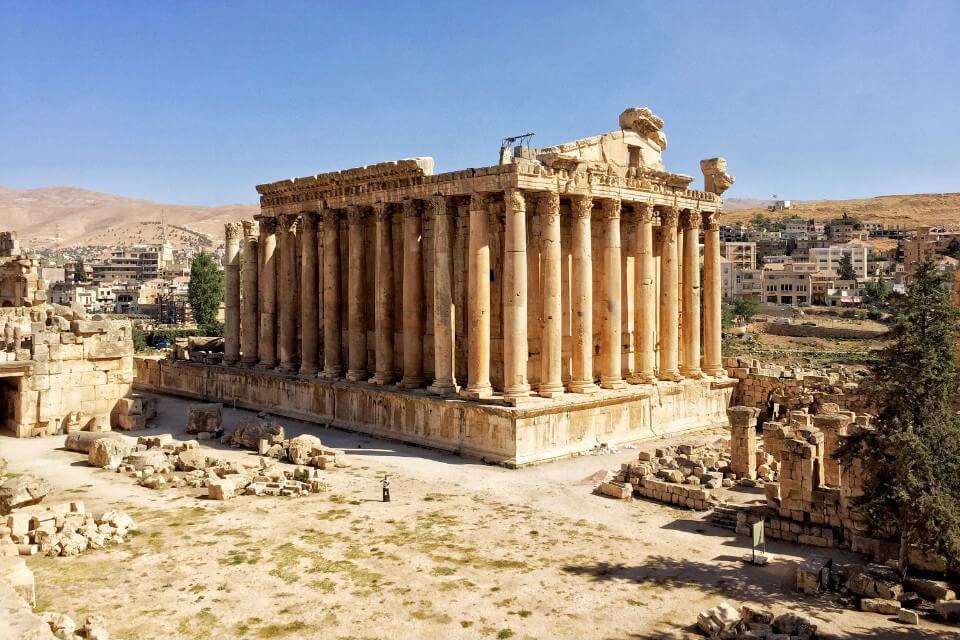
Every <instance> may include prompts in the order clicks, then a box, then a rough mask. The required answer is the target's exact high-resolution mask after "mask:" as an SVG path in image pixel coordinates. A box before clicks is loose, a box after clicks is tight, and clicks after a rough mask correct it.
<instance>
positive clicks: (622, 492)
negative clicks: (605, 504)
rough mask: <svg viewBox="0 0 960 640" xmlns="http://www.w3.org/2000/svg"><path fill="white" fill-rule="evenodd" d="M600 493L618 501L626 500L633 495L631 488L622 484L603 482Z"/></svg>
mask: <svg viewBox="0 0 960 640" xmlns="http://www.w3.org/2000/svg"><path fill="white" fill-rule="evenodd" d="M600 493H601V494H602V495H605V496H609V497H611V498H617V499H618V500H628V499H630V497H631V496H632V495H633V487H632V485H629V484H624V483H622V482H604V483H603V484H601V485H600Z"/></svg>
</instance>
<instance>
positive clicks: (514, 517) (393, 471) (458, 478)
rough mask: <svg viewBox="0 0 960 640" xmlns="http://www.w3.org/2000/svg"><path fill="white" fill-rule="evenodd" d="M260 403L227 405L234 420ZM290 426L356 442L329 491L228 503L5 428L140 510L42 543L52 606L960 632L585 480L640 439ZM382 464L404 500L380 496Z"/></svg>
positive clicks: (797, 555)
mask: <svg viewBox="0 0 960 640" xmlns="http://www.w3.org/2000/svg"><path fill="white" fill-rule="evenodd" d="M186 405H187V403H186V402H184V401H181V400H177V399H171V398H163V399H162V400H161V403H160V414H159V416H158V419H157V421H156V423H155V424H156V425H157V427H156V428H155V429H151V430H150V432H163V431H169V432H172V433H175V434H178V436H179V437H183V436H182V425H183V422H184V418H185V415H186ZM244 413H245V412H243V411H239V410H233V409H228V410H226V411H225V419H224V421H225V423H226V425H227V426H228V427H231V426H234V425H236V424H237V423H238V422H239V420H240V418H241V416H242V415H243V414H244ZM282 422H283V423H284V424H285V425H286V426H287V427H288V430H289V432H290V433H298V432H302V431H305V430H310V431H312V432H313V433H316V434H317V435H319V436H320V437H321V439H323V441H324V442H326V443H328V444H330V445H332V446H335V447H342V448H344V449H346V450H347V451H348V453H349V454H350V456H351V460H352V463H353V466H352V467H350V468H348V469H337V470H334V471H331V472H327V473H326V478H327V479H328V482H329V484H330V487H331V489H330V491H329V492H326V493H322V494H317V495H310V496H308V497H304V498H271V497H253V496H242V497H239V498H236V499H233V500H230V501H227V502H213V501H209V500H206V499H205V498H204V497H202V496H201V495H200V494H201V492H200V491H198V490H184V489H169V490H161V491H151V490H149V489H146V488H143V487H139V486H137V485H135V484H134V482H133V480H131V479H130V478H127V477H126V476H124V475H120V474H116V473H112V472H108V471H103V470H98V469H94V468H92V467H89V466H87V464H86V461H85V457H84V456H82V455H80V454H75V453H69V452H66V451H63V450H60V449H58V447H60V446H61V445H62V438H46V439H31V440H15V439H11V438H6V437H4V438H0V455H2V456H4V457H6V458H7V459H8V460H10V462H11V467H12V469H13V470H14V471H31V472H36V473H40V474H42V475H44V476H45V477H46V478H47V479H48V480H49V481H50V482H51V483H52V485H53V486H54V487H55V491H54V493H53V494H52V495H50V496H49V497H48V498H47V500H48V501H49V502H57V501H63V500H68V499H82V500H84V501H85V503H86V505H87V508H88V509H93V510H102V509H105V508H107V507H118V508H122V509H125V510H126V511H127V512H128V513H130V514H131V515H133V516H134V518H135V519H136V520H137V521H138V522H139V524H140V525H141V531H140V532H139V533H138V535H136V536H135V537H134V538H133V539H132V540H131V541H130V542H129V543H128V544H126V545H124V546H117V547H111V548H109V549H106V550H101V551H90V552H87V553H85V554H83V555H81V556H78V557H73V558H47V557H38V556H35V557H31V558H30V559H29V564H30V566H31V567H32V568H33V570H34V572H35V574H36V579H37V592H38V600H39V607H38V610H40V609H50V610H55V611H60V612H64V613H68V614H71V615H73V616H76V617H80V616H81V615H82V614H84V613H90V612H97V613H100V614H102V615H103V616H105V618H106V620H107V628H108V629H109V630H110V631H111V633H112V637H116V638H127V639H141V638H142V639H148V638H281V637H282V638H316V637H324V638H338V639H341V640H347V639H361V638H427V637H434V638H445V639H446V638H511V637H512V638H517V639H521V638H539V639H545V638H583V639H589V638H604V639H617V640H620V639H627V638H683V637H697V636H694V635H692V634H691V628H692V627H691V625H692V624H693V623H694V622H695V621H696V614H697V612H698V611H700V610H702V609H704V608H707V607H709V606H713V605H715V604H717V603H719V602H721V601H723V600H727V601H730V602H731V603H742V602H754V603H759V604H762V605H765V606H769V607H772V608H773V609H774V610H776V611H777V612H781V611H786V610H793V611H796V612H799V613H802V614H805V615H807V616H809V617H811V618H813V619H815V621H816V622H817V623H818V624H819V626H820V629H821V631H826V632H829V634H830V637H837V638H873V639H878V640H879V639H881V638H891V639H900V638H903V639H906V638H946V637H951V636H953V635H954V633H953V632H952V631H951V630H949V628H947V627H942V626H933V625H930V624H927V623H925V624H924V625H923V627H922V628H916V627H914V628H910V627H904V626H901V625H898V624H897V623H896V622H895V621H894V620H893V619H888V618H887V617H885V616H880V615H872V614H862V613H859V612H855V611H851V610H847V609H843V608H841V607H840V606H838V605H837V604H835V603H833V602H831V601H829V600H827V599H823V598H821V599H814V598H810V597H806V596H801V595H799V594H796V593H794V591H793V589H792V588H791V587H792V585H791V581H792V579H793V566H794V564H793V563H794V562H796V561H798V560H801V559H802V558H804V557H807V556H810V555H814V554H819V555H829V556H832V557H834V558H837V559H838V560H840V561H849V560H852V559H853V558H852V557H851V556H850V555H848V554H845V553H842V552H836V551H824V550H819V549H812V548H807V547H800V546H794V545H786V544H778V543H775V544H770V545H768V551H770V552H772V553H773V554H775V561H774V562H773V563H772V564H771V565H769V566H767V567H764V568H759V567H753V566H750V565H746V564H744V563H743V562H742V561H741V557H742V556H744V555H745V554H746V553H747V552H748V541H747V540H746V539H744V538H738V537H736V536H734V534H733V533H732V532H730V531H727V530H724V529H720V528H716V527H713V526H711V525H709V524H707V523H705V522H703V521H702V516H700V515H698V514H696V513H693V512H688V511H683V510H679V509H674V508H670V507H667V506H663V505H658V504H655V503H651V502H646V501H639V500H638V501H634V502H619V501H614V500H609V499H605V498H600V497H597V496H594V495H592V494H591V490H592V489H593V484H592V483H591V482H587V481H586V479H587V478H588V476H590V475H591V474H593V473H595V472H597V471H599V470H604V469H615V468H618V467H619V465H620V463H621V462H624V461H627V460H630V459H632V458H634V456H635V452H634V451H630V450H624V451H621V452H619V453H616V454H607V455H603V456H586V457H580V458H575V459H571V460H566V461H559V462H555V463H552V464H549V465H545V466H540V467H535V468H527V469H521V470H513V471H511V470H507V469H502V468H499V467H493V466H487V465H483V464H480V463H477V462H473V461H467V460H464V459H461V458H457V457H455V456H450V455H446V454H441V453H437V452H432V451H428V450H425V449H420V448H415V447H408V446H404V445H400V444H396V443H391V442H386V441H380V440H375V439H371V438H367V437H365V436H358V435H355V434H349V433H346V432H342V431H336V430H328V429H322V428H318V427H315V426H312V425H309V426H308V425H306V424H304V423H299V422H296V421H293V420H282ZM204 444H206V443H204ZM210 446H211V447H215V448H221V449H222V448H223V447H221V446H220V445H219V444H215V445H210ZM226 455H233V456H239V457H248V459H251V458H252V456H251V454H249V453H246V452H240V451H232V450H231V451H227V452H226ZM385 473H388V474H390V476H391V481H392V489H393V501H392V502H390V503H383V502H381V500H380V479H381V478H382V477H383V474H385Z"/></svg>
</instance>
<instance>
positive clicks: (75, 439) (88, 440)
mask: <svg viewBox="0 0 960 640" xmlns="http://www.w3.org/2000/svg"><path fill="white" fill-rule="evenodd" d="M101 438H117V439H120V440H129V438H128V437H127V436H125V435H123V434H122V433H116V432H115V431H104V432H94V431H75V432H73V433H71V434H69V435H67V439H66V440H65V441H64V443H63V448H64V449H66V450H67V451H76V452H77V453H89V451H90V447H92V446H93V443H94V442H96V441H97V440H100V439H101Z"/></svg>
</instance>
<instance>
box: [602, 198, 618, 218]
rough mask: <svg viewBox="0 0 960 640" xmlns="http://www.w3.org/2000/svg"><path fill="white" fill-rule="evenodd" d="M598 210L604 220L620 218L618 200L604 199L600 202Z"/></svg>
mask: <svg viewBox="0 0 960 640" xmlns="http://www.w3.org/2000/svg"><path fill="white" fill-rule="evenodd" d="M600 208H601V210H602V211H603V217H604V218H610V219H615V218H619V217H620V200H619V198H604V199H603V200H601V201H600Z"/></svg>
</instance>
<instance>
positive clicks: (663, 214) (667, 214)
mask: <svg viewBox="0 0 960 640" xmlns="http://www.w3.org/2000/svg"><path fill="white" fill-rule="evenodd" d="M658 210H659V211H660V226H661V227H675V226H677V222H679V221H680V211H679V210H678V209H677V208H676V207H671V206H663V207H659V208H658Z"/></svg>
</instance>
